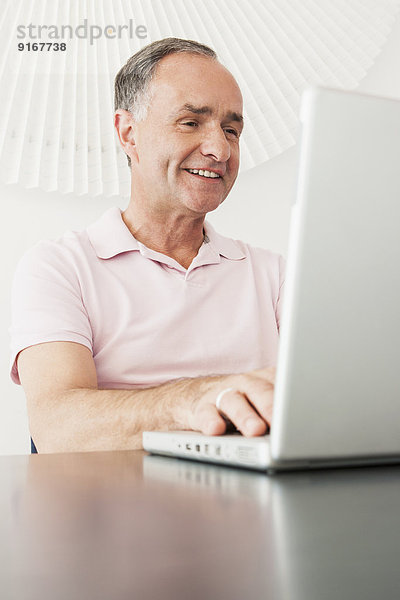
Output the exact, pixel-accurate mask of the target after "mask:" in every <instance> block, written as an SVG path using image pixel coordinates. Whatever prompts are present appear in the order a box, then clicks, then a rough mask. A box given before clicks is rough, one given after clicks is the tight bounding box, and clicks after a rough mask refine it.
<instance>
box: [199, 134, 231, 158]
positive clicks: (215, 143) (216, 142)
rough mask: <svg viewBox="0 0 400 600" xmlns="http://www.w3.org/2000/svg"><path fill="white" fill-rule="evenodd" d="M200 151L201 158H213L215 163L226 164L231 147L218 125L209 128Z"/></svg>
mask: <svg viewBox="0 0 400 600" xmlns="http://www.w3.org/2000/svg"><path fill="white" fill-rule="evenodd" d="M200 151H201V153H202V154H203V156H208V157H211V158H213V159H214V160H215V161H217V162H226V161H227V160H229V158H230V156H231V147H230V144H229V141H228V140H227V139H226V135H225V132H224V130H223V129H222V128H221V126H220V125H216V126H213V127H210V128H209V129H208V131H207V133H206V135H205V137H204V139H203V140H202V142H201V146H200Z"/></svg>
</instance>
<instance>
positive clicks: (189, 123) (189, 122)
mask: <svg viewBox="0 0 400 600" xmlns="http://www.w3.org/2000/svg"><path fill="white" fill-rule="evenodd" d="M182 125H185V126H187V127H196V126H197V123H196V121H184V122H183V123H182Z"/></svg>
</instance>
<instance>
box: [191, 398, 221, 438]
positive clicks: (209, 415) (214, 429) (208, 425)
mask: <svg viewBox="0 0 400 600" xmlns="http://www.w3.org/2000/svg"><path fill="white" fill-rule="evenodd" d="M191 428H192V429H193V430H194V431H201V433H204V434H205V435H223V434H224V433H225V432H226V428H227V423H226V421H225V420H224V419H223V417H222V416H221V415H220V414H219V412H218V410H217V408H216V406H215V405H214V404H211V403H209V402H207V403H205V404H203V405H201V406H199V407H198V409H197V410H196V412H195V414H194V415H193V423H192V424H191Z"/></svg>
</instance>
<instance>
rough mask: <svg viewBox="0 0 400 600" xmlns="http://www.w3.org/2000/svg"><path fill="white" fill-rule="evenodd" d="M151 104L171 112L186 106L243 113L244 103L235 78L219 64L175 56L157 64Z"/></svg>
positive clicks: (172, 55)
mask: <svg viewBox="0 0 400 600" xmlns="http://www.w3.org/2000/svg"><path fill="white" fill-rule="evenodd" d="M151 91H152V96H153V101H152V104H153V103H154V104H160V105H163V106H164V107H165V109H166V110H168V111H169V112H171V110H173V109H174V108H179V107H180V106H181V105H184V104H193V105H196V106H212V107H215V108H216V109H219V110H226V112H237V113H241V112H242V107H243V100H242V94H241V92H240V89H239V86H238V84H237V83H236V81H235V79H234V77H233V75H232V74H231V73H230V72H229V71H228V69H226V68H225V67H224V66H223V65H221V64H220V63H219V62H218V61H216V60H214V59H212V58H210V57H207V56H203V55H197V54H189V53H175V54H171V55H169V56H166V57H164V58H163V59H162V60H160V62H159V63H158V65H157V69H156V72H155V75H154V77H153V80H152V84H151Z"/></svg>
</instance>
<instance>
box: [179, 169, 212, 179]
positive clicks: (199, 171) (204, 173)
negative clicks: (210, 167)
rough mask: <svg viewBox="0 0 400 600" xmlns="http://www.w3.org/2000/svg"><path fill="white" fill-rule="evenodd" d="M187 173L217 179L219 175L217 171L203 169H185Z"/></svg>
mask: <svg viewBox="0 0 400 600" xmlns="http://www.w3.org/2000/svg"><path fill="white" fill-rule="evenodd" d="M187 170H188V171H189V173H193V174H194V175H201V176H202V177H210V178H211V179H217V178H218V177H220V175H218V173H213V171H205V170H204V169H187Z"/></svg>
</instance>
